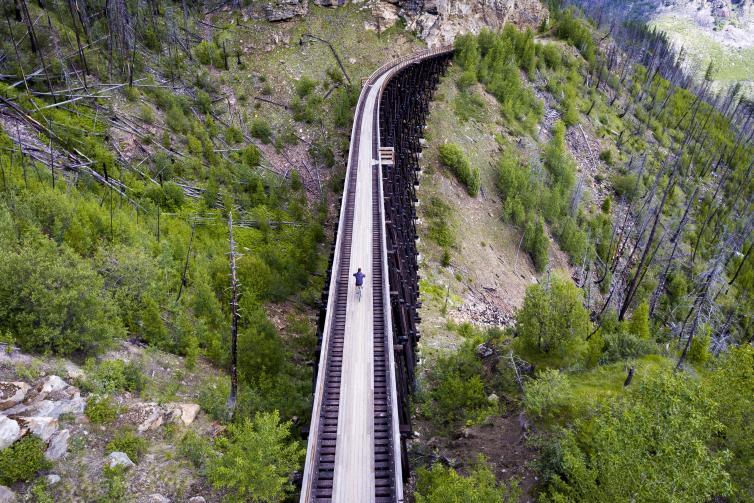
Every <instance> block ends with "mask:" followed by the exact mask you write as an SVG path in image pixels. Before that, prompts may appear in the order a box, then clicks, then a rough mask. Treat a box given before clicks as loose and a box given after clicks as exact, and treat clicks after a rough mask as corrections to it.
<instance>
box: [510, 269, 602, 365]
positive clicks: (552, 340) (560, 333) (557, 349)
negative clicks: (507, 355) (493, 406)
mask: <svg viewBox="0 0 754 503" xmlns="http://www.w3.org/2000/svg"><path fill="white" fill-rule="evenodd" d="M590 326H591V323H590V322H589V313H588V312H587V310H586V309H585V308H584V306H583V298H582V291H581V289H579V288H578V287H577V286H576V285H574V284H573V283H572V282H571V281H570V280H568V279H562V278H560V277H558V276H557V275H555V276H553V277H552V280H551V284H550V286H549V288H545V287H544V286H543V285H541V284H537V285H532V286H530V287H529V288H527V290H526V296H525V297H524V305H523V307H522V308H521V310H520V311H519V312H518V313H517V315H516V335H517V336H518V337H517V347H518V349H519V350H520V351H522V352H523V353H524V354H525V355H529V356H531V357H533V358H537V359H539V360H541V363H542V364H543V365H545V366H547V367H567V366H569V365H572V364H574V363H576V362H577V361H578V360H579V358H580V357H581V354H582V353H583V352H584V350H585V349H586V342H585V340H586V336H587V335H588V334H589V331H590Z"/></svg>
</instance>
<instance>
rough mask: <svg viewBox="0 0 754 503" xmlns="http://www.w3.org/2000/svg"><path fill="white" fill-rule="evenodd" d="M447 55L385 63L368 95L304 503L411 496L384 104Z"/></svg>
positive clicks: (338, 253)
mask: <svg viewBox="0 0 754 503" xmlns="http://www.w3.org/2000/svg"><path fill="white" fill-rule="evenodd" d="M437 52H438V51H426V52H424V53H421V54H418V55H414V56H410V57H406V58H402V59H400V60H396V61H392V62H390V63H388V64H386V65H384V66H383V67H381V68H380V69H378V70H377V71H376V72H374V74H372V76H371V77H370V78H369V79H368V80H367V82H366V83H365V85H364V87H363V89H362V92H361V95H360V97H359V102H358V104H357V108H356V114H355V118H354V125H353V129H352V135H351V147H350V151H349V157H348V167H347V171H346V179H345V183H344V195H343V199H342V202H341V211H340V217H339V222H338V232H337V235H336V242H335V246H334V249H333V260H332V271H331V276H330V282H329V286H328V291H327V295H326V300H327V309H326V311H325V312H324V313H326V314H325V321H324V325H323V328H322V333H321V348H320V350H319V351H320V354H319V360H318V362H319V366H318V373H317V374H316V380H315V393H314V404H313V411H312V422H311V427H310V429H309V440H308V446H307V457H306V466H305V470H304V477H303V482H302V490H301V502H302V503H309V502H331V501H333V502H344V503H351V502H354V503H361V502H364V503H371V502H375V503H383V502H384V503H387V502H397V501H398V502H402V501H403V477H402V471H403V470H402V465H401V463H402V459H401V458H402V456H401V440H400V431H399V430H400V428H399V424H398V413H397V400H396V381H395V379H396V377H395V372H394V365H395V361H394V346H393V331H392V320H391V302H390V301H391V289H390V285H389V284H388V283H389V281H388V277H389V276H388V270H387V267H388V265H387V264H388V261H387V253H388V251H387V250H386V239H385V214H384V211H385V210H384V205H383V187H382V181H383V180H382V175H383V171H382V164H381V160H380V128H379V105H380V98H381V94H382V91H383V86H384V84H385V83H386V82H388V80H389V79H390V76H391V75H392V74H394V73H395V72H396V70H397V69H399V68H403V67H405V66H406V65H410V64H411V63H412V62H414V61H420V60H422V59H423V58H426V57H428V56H429V55H433V54H436V53H437ZM445 52H448V51H447V50H445ZM352 257H355V259H353V258H352ZM367 257H368V260H366V263H365V264H363V265H364V266H367V267H366V272H367V286H366V287H365V291H364V294H363V295H364V298H363V299H361V298H360V299H359V300H357V299H356V297H355V295H354V292H353V289H352V288H351V285H350V280H351V275H352V273H353V272H355V269H356V267H357V266H361V265H362V264H356V263H354V262H357V261H359V260H364V259H366V258H367ZM364 394H367V395H369V396H366V397H365V396H363V395H364Z"/></svg>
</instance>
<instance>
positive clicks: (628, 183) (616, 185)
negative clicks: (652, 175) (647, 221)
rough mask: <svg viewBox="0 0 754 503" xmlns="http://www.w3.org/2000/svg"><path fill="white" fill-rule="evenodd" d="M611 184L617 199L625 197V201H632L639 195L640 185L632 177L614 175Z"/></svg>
mask: <svg viewBox="0 0 754 503" xmlns="http://www.w3.org/2000/svg"><path fill="white" fill-rule="evenodd" d="M612 182H613V189H614V190H615V193H616V194H617V195H618V197H625V198H626V200H627V201H633V200H634V199H636V197H637V196H638V195H639V192H640V189H641V184H640V182H639V181H638V179H637V177H636V176H634V175H614V176H613V177H612Z"/></svg>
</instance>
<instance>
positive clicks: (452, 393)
mask: <svg viewBox="0 0 754 503" xmlns="http://www.w3.org/2000/svg"><path fill="white" fill-rule="evenodd" d="M475 342H476V341H475V340H467V341H466V342H465V343H464V345H463V346H461V348H460V349H458V351H455V352H451V353H449V354H447V355H443V356H440V357H439V358H438V359H437V360H436V361H435V362H434V365H433V368H432V370H431V371H430V373H429V376H428V377H427V380H426V385H427V389H426V390H423V393H422V397H421V400H422V406H421V410H422V413H423V414H424V416H425V417H427V418H428V419H429V420H430V421H432V423H433V424H434V425H435V427H436V428H437V429H438V430H439V431H441V432H444V433H449V432H451V431H453V430H455V429H457V428H458V427H460V426H461V425H463V424H475V423H478V422H481V421H483V420H484V419H485V418H486V417H487V416H489V415H490V414H491V413H493V412H494V410H495V405H494V404H492V403H491V402H490V401H489V400H487V393H485V389H484V382H483V381H482V364H481V362H480V361H479V360H478V359H477V358H476V355H475V352H474V351H475V348H476V344H475ZM477 344H478V342H477Z"/></svg>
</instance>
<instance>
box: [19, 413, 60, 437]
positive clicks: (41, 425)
mask: <svg viewBox="0 0 754 503" xmlns="http://www.w3.org/2000/svg"><path fill="white" fill-rule="evenodd" d="M16 420H17V421H18V423H19V424H20V425H22V426H23V427H24V428H26V429H28V430H29V431H30V432H32V433H33V434H35V435H36V436H38V437H39V438H41V439H42V440H44V441H45V442H47V441H48V440H50V437H51V436H52V435H53V434H54V433H55V432H56V431H58V420H57V419H55V418H54V417H18V418H16Z"/></svg>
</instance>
